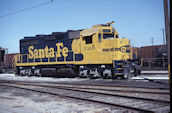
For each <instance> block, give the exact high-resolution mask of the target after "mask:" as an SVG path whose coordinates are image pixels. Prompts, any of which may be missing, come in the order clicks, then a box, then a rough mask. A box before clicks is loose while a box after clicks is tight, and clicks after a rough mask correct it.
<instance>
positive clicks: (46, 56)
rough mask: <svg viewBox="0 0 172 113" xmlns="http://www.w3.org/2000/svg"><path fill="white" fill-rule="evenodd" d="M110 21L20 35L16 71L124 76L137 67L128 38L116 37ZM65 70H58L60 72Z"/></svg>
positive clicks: (81, 75)
mask: <svg viewBox="0 0 172 113" xmlns="http://www.w3.org/2000/svg"><path fill="white" fill-rule="evenodd" d="M113 23H114V22H113V21H112V22H110V23H107V24H98V25H93V26H92V28H90V29H82V30H68V31H67V32H52V34H49V35H36V36H33V37H24V39H21V40H20V54H18V55H17V56H16V62H15V63H16V64H15V66H16V74H17V75H27V76H31V75H36V76H45V75H46V76H50V75H55V76H60V74H59V73H63V72H64V73H65V72H70V74H67V75H68V76H69V77H72V76H78V77H89V78H97V77H101V78H117V77H121V78H128V77H131V76H133V75H135V76H136V75H137V74H138V73H139V71H140V69H139V68H138V67H139V61H138V59H133V57H132V54H131V47H130V41H129V40H128V39H126V38H119V34H118V32H117V31H116V29H115V28H114V27H113V26H112V24H113ZM64 75H65V74H62V76H64Z"/></svg>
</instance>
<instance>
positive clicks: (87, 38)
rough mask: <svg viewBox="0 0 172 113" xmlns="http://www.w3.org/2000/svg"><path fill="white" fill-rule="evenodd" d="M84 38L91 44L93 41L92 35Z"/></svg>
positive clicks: (86, 42)
mask: <svg viewBox="0 0 172 113" xmlns="http://www.w3.org/2000/svg"><path fill="white" fill-rule="evenodd" d="M83 40H85V44H91V43H92V36H86V37H83Z"/></svg>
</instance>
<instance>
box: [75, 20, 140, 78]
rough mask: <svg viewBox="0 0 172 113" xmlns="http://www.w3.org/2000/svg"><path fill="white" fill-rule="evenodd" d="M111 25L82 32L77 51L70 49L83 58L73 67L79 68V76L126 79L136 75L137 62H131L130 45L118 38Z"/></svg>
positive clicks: (132, 60)
mask: <svg viewBox="0 0 172 113" xmlns="http://www.w3.org/2000/svg"><path fill="white" fill-rule="evenodd" d="M112 23H113V22H112ZM112 23H107V24H100V25H94V26H93V28H91V29H85V30H83V31H81V33H80V39H79V40H80V41H79V40H78V42H79V43H75V44H77V45H78V47H73V48H80V49H78V51H79V53H81V54H83V56H84V59H83V60H82V61H80V62H77V63H76V64H79V65H80V67H79V76H81V77H90V78H94V77H102V78H116V77H122V78H128V77H130V76H132V75H136V72H137V71H138V60H134V59H133V58H132V53H131V50H130V49H131V47H130V42H129V40H128V39H126V38H119V34H118V32H117V31H116V30H115V29H114V28H113V27H112ZM74 41H75V40H74ZM79 46H80V47H79ZM75 50H76V49H73V51H74V52H76V51H75ZM78 51H77V52H78Z"/></svg>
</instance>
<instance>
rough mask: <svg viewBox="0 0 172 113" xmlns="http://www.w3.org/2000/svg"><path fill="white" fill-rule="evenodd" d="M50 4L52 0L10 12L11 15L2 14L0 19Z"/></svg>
mask: <svg viewBox="0 0 172 113" xmlns="http://www.w3.org/2000/svg"><path fill="white" fill-rule="evenodd" d="M51 2H53V0H49V1H47V2H43V3H40V4H37V5H34V6H31V7H28V8H25V9H21V10H17V11H14V12H11V13H7V14H4V15H0V18H3V17H7V16H11V15H14V14H17V13H20V12H24V11H27V10H30V9H33V8H36V7H40V6H43V5H47V4H49V3H51Z"/></svg>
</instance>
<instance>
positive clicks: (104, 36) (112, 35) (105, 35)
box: [103, 34, 114, 39]
mask: <svg viewBox="0 0 172 113" xmlns="http://www.w3.org/2000/svg"><path fill="white" fill-rule="evenodd" d="M113 38H114V34H103V39H113Z"/></svg>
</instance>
